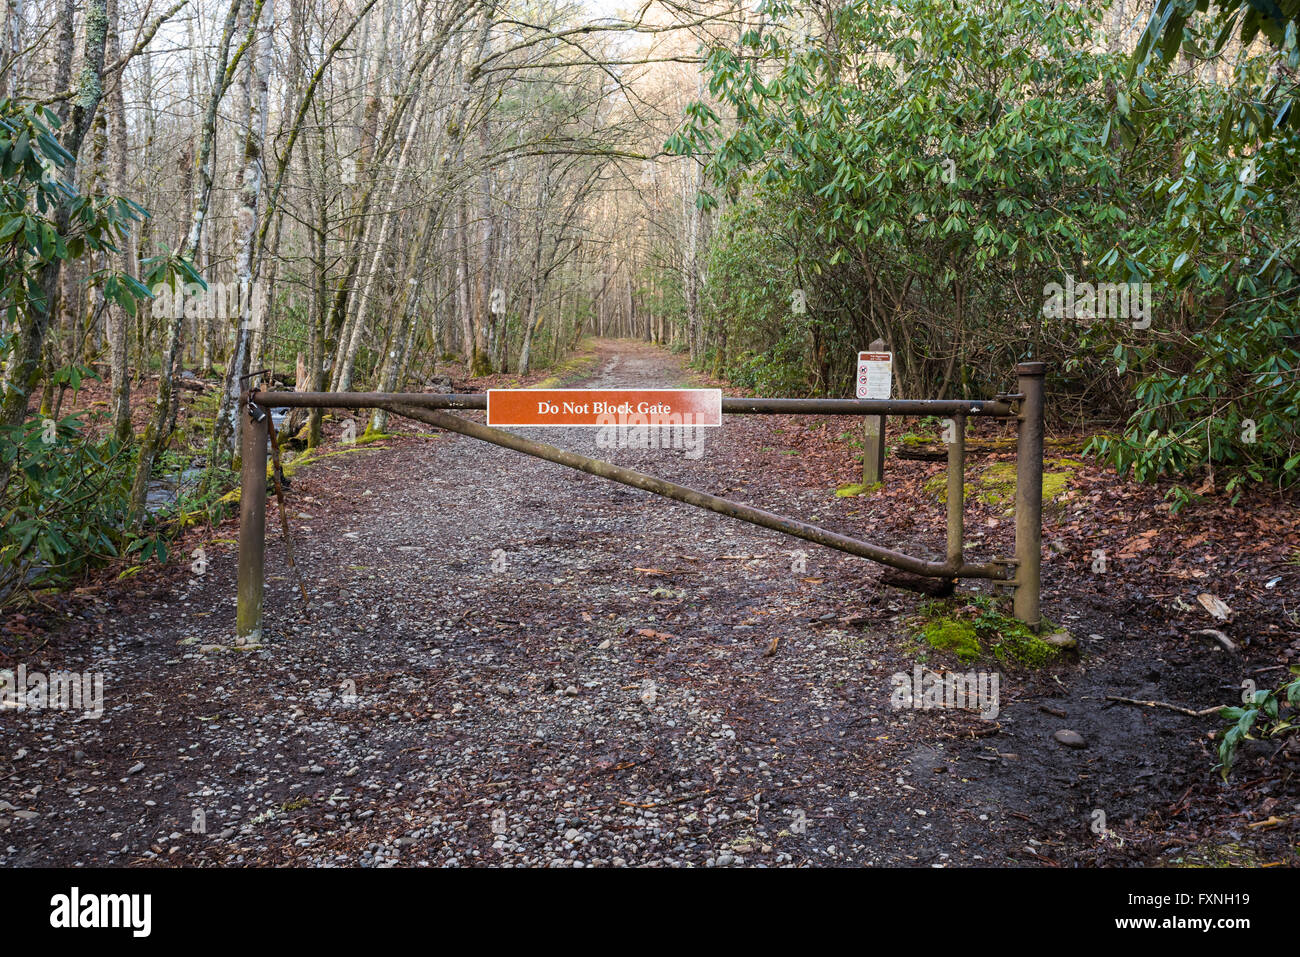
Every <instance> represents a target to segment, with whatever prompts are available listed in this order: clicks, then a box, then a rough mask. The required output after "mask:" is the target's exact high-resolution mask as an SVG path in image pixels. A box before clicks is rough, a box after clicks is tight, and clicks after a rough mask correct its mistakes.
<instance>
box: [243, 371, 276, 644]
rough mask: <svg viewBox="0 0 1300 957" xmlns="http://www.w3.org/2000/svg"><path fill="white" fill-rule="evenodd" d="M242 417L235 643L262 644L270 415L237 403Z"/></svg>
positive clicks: (251, 406)
mask: <svg viewBox="0 0 1300 957" xmlns="http://www.w3.org/2000/svg"><path fill="white" fill-rule="evenodd" d="M239 414H240V415H242V416H243V417H244V422H243V426H244V428H243V429H242V433H243V435H242V440H241V443H240V444H241V449H240V454H241V455H242V456H243V463H242V466H243V471H242V472H241V476H240V480H239V579H238V604H237V606H236V612H235V644H237V645H256V644H260V643H261V641H262V587H263V579H262V563H263V558H264V545H265V542H266V441H267V436H268V434H269V433H268V431H267V427H268V425H269V424H270V421H271V414H270V412H268V411H267V410H266V409H263V408H261V407H260V406H258V405H255V404H253V403H251V402H250V401H249V395H248V393H244V395H243V396H242V397H241V399H240V402H239Z"/></svg>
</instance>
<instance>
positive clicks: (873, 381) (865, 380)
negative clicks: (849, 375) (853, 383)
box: [858, 352, 894, 399]
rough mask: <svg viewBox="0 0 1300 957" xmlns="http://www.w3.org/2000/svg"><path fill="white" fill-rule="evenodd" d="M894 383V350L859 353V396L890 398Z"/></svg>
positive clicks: (864, 397) (860, 397)
mask: <svg viewBox="0 0 1300 957" xmlns="http://www.w3.org/2000/svg"><path fill="white" fill-rule="evenodd" d="M893 384H894V354H893V353H892V352H859V353H858V398H859V399H888V398H889V391H890V389H891V387H892V386H893Z"/></svg>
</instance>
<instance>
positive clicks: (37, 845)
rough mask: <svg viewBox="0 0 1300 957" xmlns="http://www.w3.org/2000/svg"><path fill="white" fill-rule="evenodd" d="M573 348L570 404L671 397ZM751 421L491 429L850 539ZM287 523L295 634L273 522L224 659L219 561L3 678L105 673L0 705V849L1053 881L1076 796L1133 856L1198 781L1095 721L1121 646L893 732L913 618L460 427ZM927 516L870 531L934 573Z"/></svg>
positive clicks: (218, 552) (1129, 727)
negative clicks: (78, 712)
mask: <svg viewBox="0 0 1300 957" xmlns="http://www.w3.org/2000/svg"><path fill="white" fill-rule="evenodd" d="M599 348H600V350H601V359H600V366H599V371H598V372H596V373H595V374H594V375H593V376H592V377H590V378H589V379H588V380H587V381H585V382H582V383H578V384H581V385H588V386H604V387H616V386H626V387H632V386H662V387H668V386H678V385H683V384H686V383H688V382H689V376H688V374H687V373H686V372H685V371H684V370H683V369H682V367H681V365H680V363H679V362H678V361H677V360H676V359H674V358H673V357H671V356H669V355H668V354H667V353H665V352H663V351H661V350H658V349H654V348H652V347H649V346H645V345H637V344H633V343H601V344H600V346H599ZM780 429H781V424H780V423H776V422H773V421H771V420H760V419H757V418H754V419H747V418H743V417H736V418H734V419H728V420H727V423H726V425H725V426H724V428H722V429H720V430H712V431H711V432H710V433H709V434H708V435H707V437H706V438H705V451H704V454H703V456H702V457H700V458H698V459H695V458H690V457H688V454H687V453H686V452H684V451H682V450H606V449H597V447H596V441H595V432H594V431H593V430H576V429H575V430H564V431H559V430H554V429H546V430H519V431H521V432H522V433H524V434H531V435H535V436H537V437H541V438H544V439H545V440H546V441H550V442H553V443H555V444H557V445H561V446H563V447H566V448H572V449H575V450H577V451H580V452H584V453H586V454H592V455H599V456H601V457H607V458H611V459H612V460H613V461H616V462H619V463H620V464H624V465H628V466H631V467H634V468H638V469H641V470H644V471H648V472H651V473H653V474H658V475H662V476H664V477H666V478H670V479H673V480H676V481H680V482H682V483H684V484H688V485H692V486H694V487H697V488H702V489H705V490H707V491H711V492H714V493H716V494H725V495H729V496H734V497H736V498H737V499H739V500H743V501H747V502H752V503H754V504H757V505H760V506H763V507H767V508H771V509H773V510H778V511H785V512H787V513H788V514H792V515H795V516H799V517H803V518H806V519H808V520H814V521H817V520H820V521H823V522H825V523H826V524H828V525H830V526H832V527H836V528H840V529H842V530H844V531H847V532H850V533H853V534H859V535H863V536H864V537H867V538H871V537H872V536H871V534H870V533H871V530H872V526H873V524H874V523H875V522H877V521H883V517H881V516H873V515H872V514H871V507H870V505H869V504H868V505H865V506H856V508H857V514H856V515H854V514H853V513H852V512H850V511H848V510H847V507H846V506H845V503H844V502H843V501H842V500H837V499H836V498H835V496H834V494H833V488H828V487H826V486H825V484H824V483H822V484H813V483H809V482H805V481H801V477H802V476H803V471H802V467H803V464H804V463H801V461H800V459H799V457H798V456H785V457H783V458H779V461H778V462H777V463H776V465H777V466H779V468H778V467H775V466H774V465H773V463H772V460H773V459H774V458H777V456H775V455H767V454H766V453H767V452H768V451H770V450H771V447H772V446H774V445H776V444H778V443H779V442H780V441H781V434H780ZM760 451H761V452H762V454H760ZM289 512H290V517H291V521H292V525H293V528H294V535H295V541H296V554H297V557H298V561H299V564H300V565H301V566H302V568H303V570H304V573H305V576H306V580H307V586H308V588H309V590H310V591H311V594H312V597H313V601H314V603H315V610H314V614H313V615H312V618H311V620H310V621H309V620H305V619H303V618H302V617H301V613H300V602H299V600H298V598H297V596H296V587H295V585H294V583H293V581H292V579H291V578H290V577H289V575H288V574H287V570H286V568H285V564H284V557H283V548H282V544H281V543H280V542H279V540H278V539H279V536H278V533H273V532H272V531H271V530H272V529H278V527H279V526H278V515H277V514H276V513H275V512H274V510H272V512H271V514H270V515H269V516H268V556H267V569H268V576H269V580H268V587H267V603H266V604H267V615H266V619H267V620H266V625H267V629H266V630H267V642H266V644H265V646H264V647H262V648H261V649H259V650H254V651H236V650H232V649H230V648H229V645H230V627H231V623H232V622H233V617H234V588H233V581H234V551H233V548H231V547H229V546H225V547H222V546H219V545H218V546H214V547H213V549H212V553H211V554H210V555H208V556H207V557H208V562H209V564H208V566H207V568H206V569H205V571H204V573H203V574H202V575H191V576H189V578H188V580H182V581H181V582H180V584H179V585H163V586H159V588H158V589H157V592H156V594H155V595H154V597H152V598H151V599H150V600H148V601H147V602H144V603H139V602H137V603H136V606H135V607H133V608H130V610H129V611H127V612H124V613H123V612H119V611H118V608H119V607H130V606H129V605H126V604H125V603H124V604H122V605H117V604H115V605H114V606H113V607H111V608H108V609H106V611H105V612H104V616H103V617H102V618H100V619H97V621H96V625H97V626H102V627H100V630H99V633H98V637H97V638H96V637H92V638H87V639H85V640H83V641H81V642H72V641H69V642H60V643H56V644H54V645H52V646H51V647H50V648H49V649H48V650H47V652H46V653H45V654H44V656H43V657H42V658H41V661H39V662H37V661H33V662H29V664H28V667H29V668H37V667H39V666H42V665H43V666H44V667H47V668H60V667H62V668H69V669H73V670H78V671H79V670H88V671H99V672H103V673H104V674H105V681H106V700H105V712H104V715H103V717H102V718H100V719H99V720H74V719H75V716H74V715H71V714H67V713H59V712H34V711H29V712H23V713H21V714H18V715H12V714H11V715H6V716H5V717H4V720H3V722H2V723H0V802H7V804H6V803H0V863H3V864H5V865H16V864H25V865H31V864H53V863H60V864H71V863H82V864H87V865H90V864H122V865H124V864H128V863H145V862H160V863H170V864H182V863H183V864H191V865H204V864H239V863H256V864H283V863H295V864H301V865H344V866H355V865H363V866H384V865H390V864H400V865H424V864H428V865H447V864H451V865H473V864H489V863H492V864H521V865H523V864H527V865H543V866H577V865H593V864H594V865H611V864H615V865H617V864H623V863H626V864H631V865H642V864H656V865H663V866H679V865H691V866H698V865H705V864H714V865H727V864H760V865H789V864H795V865H798V864H802V863H805V862H813V863H817V864H855V865H860V864H869V863H871V864H908V865H936V866H937V865H958V864H987V863H1006V862H1016V863H1041V862H1049V863H1069V862H1072V861H1079V860H1084V861H1088V860H1104V859H1106V856H1107V855H1108V854H1110V853H1112V851H1111V845H1109V844H1107V841H1106V839H1103V838H1099V837H1098V835H1097V834H1096V833H1094V832H1093V831H1092V830H1090V828H1089V821H1090V820H1091V818H1092V815H1093V811H1094V809H1096V808H1104V809H1105V811H1106V814H1107V815H1108V818H1109V821H1110V826H1111V827H1112V828H1116V829H1119V831H1120V833H1123V829H1124V828H1125V827H1128V828H1131V829H1132V830H1133V831H1134V832H1135V834H1136V833H1137V832H1140V831H1141V829H1142V821H1143V819H1144V818H1145V817H1146V816H1147V815H1148V814H1150V813H1151V812H1152V810H1153V808H1155V807H1157V806H1163V805H1164V804H1167V803H1169V802H1171V801H1172V800H1174V799H1175V798H1177V797H1178V795H1179V794H1181V793H1182V792H1183V790H1184V788H1188V787H1189V786H1190V785H1192V784H1193V783H1194V782H1196V781H1201V780H1203V779H1208V775H1207V773H1206V770H1205V767H1206V763H1205V758H1204V754H1203V752H1204V748H1203V747H1202V746H1199V745H1195V744H1194V743H1193V741H1194V739H1195V738H1196V735H1197V734H1198V730H1197V729H1198V727H1199V725H1198V724H1197V722H1195V721H1194V720H1193V719H1189V718H1183V717H1181V716H1178V715H1174V714H1161V715H1156V714H1154V713H1152V712H1148V711H1142V710H1139V709H1126V708H1116V707H1109V706H1108V705H1107V703H1106V702H1105V701H1104V695H1105V693H1107V692H1109V691H1111V690H1112V689H1113V688H1114V687H1115V686H1116V685H1115V682H1116V680H1117V679H1116V678H1115V675H1114V674H1111V673H1108V671H1107V669H1111V670H1112V671H1118V670H1122V669H1123V668H1125V667H1127V666H1126V665H1125V664H1124V661H1125V660H1126V659H1125V657H1124V656H1123V655H1116V656H1115V657H1114V659H1113V662H1112V663H1107V662H1110V661H1111V659H1105V660H1103V661H1099V662H1094V663H1093V664H1092V665H1091V666H1089V667H1079V666H1073V667H1068V668H1064V669H1058V670H1056V671H1055V672H1054V673H1047V674H1037V675H1035V674H1017V675H1003V676H1002V685H1001V713H1000V715H999V716H998V718H997V719H996V721H991V722H990V721H984V720H981V719H980V718H979V717H978V716H976V715H973V714H970V713H967V712H954V711H944V712H939V711H919V710H917V711H913V710H895V709H892V708H891V706H890V692H891V689H892V685H891V676H892V675H894V674H896V673H909V674H910V673H911V671H912V667H913V658H912V656H911V655H910V654H908V653H907V650H906V642H905V641H904V640H903V639H902V638H901V637H900V634H901V626H900V619H901V618H902V617H903V616H904V615H906V614H907V613H909V612H910V611H911V610H912V609H913V608H914V607H915V600H914V598H913V597H912V596H909V595H905V594H903V593H899V592H896V591H891V590H889V589H883V588H881V587H880V586H879V585H878V584H877V579H878V576H879V570H878V568H877V567H876V566H873V565H872V564H871V563H869V562H865V561H862V560H858V559H855V558H852V557H850V556H846V555H842V554H839V553H836V552H831V551H829V550H825V549H821V548H817V547H815V546H807V547H806V548H804V547H803V545H802V543H800V542H798V541H795V540H791V539H786V538H784V537H782V536H780V535H777V534H775V533H772V532H768V531H765V530H762V529H758V528H755V527H752V526H748V525H745V524H743V523H739V522H736V521H733V520H729V519H726V518H723V517H721V516H717V515H714V514H712V513H708V512H702V511H699V510H696V509H692V508H689V507H687V506H684V505H678V504H676V503H672V502H668V501H665V500H662V499H658V498H656V497H654V496H651V495H649V494H646V493H642V492H639V491H636V490H633V489H629V488H625V487H623V486H620V485H616V484H612V483H608V482H604V481H602V480H600V479H596V478H594V477H590V476H586V475H582V474H579V473H575V472H572V471H570V470H567V469H565V468H563V467H561V466H558V465H553V464H550V463H546V462H542V461H539V460H535V459H532V458H528V457H525V456H521V455H518V454H516V453H513V452H510V451H507V450H504V449H500V448H497V447H495V446H490V445H487V444H484V443H479V442H475V441H474V440H472V439H468V438H463V437H458V436H452V435H446V434H439V435H436V436H428V435H422V434H420V433H417V432H416V430H415V429H414V428H413V429H411V430H410V432H409V434H408V435H407V436H406V437H404V438H402V439H401V440H398V441H395V442H394V443H393V444H392V447H391V448H386V449H385V448H376V449H371V450H366V451H358V452H354V453H352V454H350V455H347V456H339V457H334V458H327V459H324V460H323V461H321V462H320V463H318V464H317V465H314V466H312V467H311V468H310V469H308V470H306V471H304V472H303V473H301V474H300V475H299V477H298V479H297V480H296V482H295V485H294V488H293V489H292V491H291V499H290V506H289ZM940 514H941V513H940V511H939V509H938V507H937V506H936V508H935V510H934V514H933V515H917V516H914V519H915V522H914V529H913V533H912V534H910V535H909V534H907V533H898V532H897V531H895V532H891V535H893V536H894V537H892V538H891V539H890V540H889V541H886V542H884V543H885V544H889V545H891V546H896V547H902V548H908V549H912V550H915V551H918V552H925V551H926V550H930V551H932V552H933V551H937V550H938V549H939V548H940V547H941V545H942V531H941V529H942V520H941V517H940ZM892 518H893V519H895V520H896V519H897V518H898V516H892ZM891 527H892V528H895V529H896V528H897V524H896V523H895V525H893V526H891ZM800 552H804V553H806V554H805V555H803V556H802V557H801V556H800V554H798V553H800ZM792 553H796V554H792ZM1049 610H1050V609H1049ZM1098 614H1099V615H1100V614H1104V613H1102V612H1099V613H1098ZM1098 620H1102V621H1103V622H1104V619H1098ZM1080 625H1081V629H1080V630H1081V631H1083V632H1084V633H1085V634H1086V633H1087V632H1088V630H1089V629H1090V628H1091V629H1101V628H1104V624H1102V625H1098V624H1096V621H1092V622H1088V621H1081V622H1080ZM1118 638H1119V636H1118V635H1116V634H1115V633H1114V632H1113V631H1112V632H1111V633H1110V638H1109V639H1108V640H1112V641H1114V640H1118ZM778 640H779V641H778ZM774 641H777V648H776V653H775V654H774V655H771V656H765V652H766V651H767V650H768V649H769V648H770V647H771V645H772V643H773V642H774ZM1168 667H1172V668H1175V669H1176V671H1177V673H1178V677H1179V680H1180V681H1184V682H1186V683H1187V684H1188V685H1189V686H1191V685H1193V684H1195V683H1196V682H1204V681H1206V680H1209V681H1211V682H1213V681H1215V674H1214V672H1213V671H1212V669H1210V668H1209V666H1208V665H1206V666H1204V667H1202V666H1200V665H1197V664H1195V663H1194V662H1193V663H1184V662H1180V663H1178V664H1177V665H1176V666H1172V665H1171V666H1168ZM1202 671H1204V672H1205V673H1204V674H1202V673H1200V672H1202ZM1157 678H1158V676H1149V679H1150V680H1149V681H1148V682H1147V683H1148V684H1152V685H1153V688H1154V690H1155V691H1157V692H1160V693H1161V694H1169V693H1170V692H1169V690H1168V687H1160V686H1159V682H1158V681H1157ZM1123 687H1124V688H1126V689H1129V690H1128V691H1122V692H1120V693H1129V691H1131V690H1133V689H1134V688H1135V685H1134V684H1133V683H1132V681H1129V682H1128V683H1126V684H1124V685H1123ZM1148 690H1151V689H1148ZM1139 696H1140V695H1139ZM1153 696H1156V697H1159V696H1160V694H1155V695H1153ZM1043 707H1046V708H1048V709H1051V710H1050V711H1044V710H1043ZM1053 712H1055V713H1053ZM1059 715H1066V716H1067V717H1066V718H1062V717H1059ZM1064 726H1068V727H1070V728H1073V729H1074V730H1077V731H1078V732H1080V733H1081V734H1083V735H1084V736H1085V738H1087V739H1088V741H1089V743H1090V745H1091V746H1090V747H1089V748H1087V749H1083V750H1074V749H1069V748H1065V747H1062V746H1061V745H1060V744H1058V743H1057V742H1055V741H1054V740H1053V739H1052V733H1053V731H1055V730H1057V729H1059V728H1061V727H1064ZM1198 748H1199V750H1198ZM1207 783H1208V780H1207ZM7 805H8V806H7ZM16 811H21V812H22V815H21V816H19V815H18V814H16ZM31 815H36V816H34V817H32V816H31ZM22 818H27V819H26V820H24V819H22Z"/></svg>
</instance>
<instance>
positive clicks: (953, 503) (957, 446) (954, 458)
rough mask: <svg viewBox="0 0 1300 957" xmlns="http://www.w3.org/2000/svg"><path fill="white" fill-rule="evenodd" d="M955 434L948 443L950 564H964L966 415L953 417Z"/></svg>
mask: <svg viewBox="0 0 1300 957" xmlns="http://www.w3.org/2000/svg"><path fill="white" fill-rule="evenodd" d="M951 422H952V428H953V436H952V441H951V442H950V443H948V564H949V565H956V566H959V567H960V566H961V564H962V535H963V534H964V531H965V529H964V528H963V516H962V509H963V506H964V505H965V504H966V416H964V415H954V416H953V417H952V419H951Z"/></svg>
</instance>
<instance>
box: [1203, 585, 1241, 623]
mask: <svg viewBox="0 0 1300 957" xmlns="http://www.w3.org/2000/svg"><path fill="white" fill-rule="evenodd" d="M1196 600H1197V601H1199V602H1200V603H1201V607H1202V608H1204V609H1205V610H1206V611H1208V612H1209V613H1210V614H1211V615H1213V616H1214V617H1215V618H1218V619H1219V620H1220V621H1227V619H1228V616H1229V615H1231V614H1232V609H1231V608H1229V607H1228V606H1227V605H1225V604H1224V603H1223V602H1221V601H1219V599H1217V598H1215V597H1214V596H1213V595H1211V594H1210V593H1209V592H1208V591H1203V592H1201V593H1200V594H1199V595H1197V596H1196Z"/></svg>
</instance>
